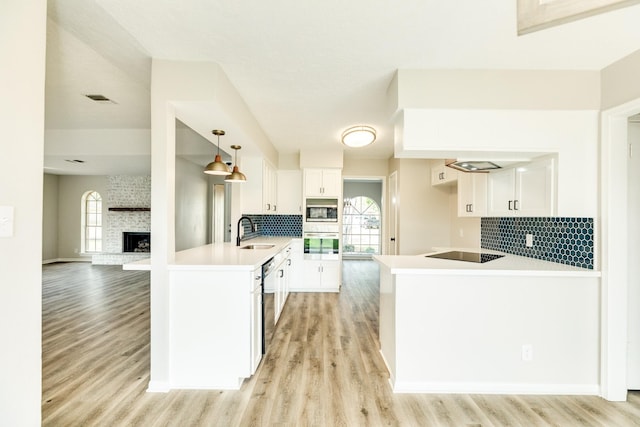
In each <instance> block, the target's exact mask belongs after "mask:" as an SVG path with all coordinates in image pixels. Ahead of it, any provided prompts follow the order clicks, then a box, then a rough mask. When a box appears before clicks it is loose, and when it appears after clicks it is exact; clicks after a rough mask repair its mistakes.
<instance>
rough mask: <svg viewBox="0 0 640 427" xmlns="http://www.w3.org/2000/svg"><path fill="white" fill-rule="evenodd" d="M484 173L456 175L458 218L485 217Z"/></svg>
mask: <svg viewBox="0 0 640 427" xmlns="http://www.w3.org/2000/svg"><path fill="white" fill-rule="evenodd" d="M487 175H488V174H486V173H470V172H459V173H458V216H467V217H475V216H485V215H486V214H487Z"/></svg>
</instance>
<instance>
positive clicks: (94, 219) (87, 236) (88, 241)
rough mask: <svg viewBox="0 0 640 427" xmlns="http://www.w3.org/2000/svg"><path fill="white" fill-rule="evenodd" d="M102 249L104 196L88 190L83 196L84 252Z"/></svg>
mask: <svg viewBox="0 0 640 427" xmlns="http://www.w3.org/2000/svg"><path fill="white" fill-rule="evenodd" d="M101 251H102V196H100V193H98V192H97V191H88V192H86V193H85V194H84V196H82V252H101Z"/></svg>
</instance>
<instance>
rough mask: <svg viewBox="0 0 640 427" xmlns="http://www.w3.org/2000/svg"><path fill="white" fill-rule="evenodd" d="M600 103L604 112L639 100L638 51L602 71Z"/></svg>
mask: <svg viewBox="0 0 640 427" xmlns="http://www.w3.org/2000/svg"><path fill="white" fill-rule="evenodd" d="M600 74H601V78H602V83H601V85H602V94H601V97H602V103H601V109H602V110H606V109H609V108H612V107H616V106H618V105H620V104H624V103H625V102H629V101H633V100H635V99H638V98H640V84H638V75H640V50H637V51H635V52H634V53H632V54H631V55H629V56H627V57H625V58H622V59H621V60H619V61H616V62H614V63H613V64H611V65H609V66H608V67H606V68H604V69H603V70H602V72H601V73H600Z"/></svg>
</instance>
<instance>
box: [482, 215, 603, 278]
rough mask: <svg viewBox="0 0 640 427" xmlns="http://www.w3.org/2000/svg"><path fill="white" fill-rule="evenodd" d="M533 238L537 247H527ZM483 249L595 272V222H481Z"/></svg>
mask: <svg viewBox="0 0 640 427" xmlns="http://www.w3.org/2000/svg"><path fill="white" fill-rule="evenodd" d="M527 234H532V235H533V247H527V246H526V245H525V242H526V235H527ZM480 247H482V248H484V249H493V250H497V251H502V252H506V253H510V254H514V255H520V256H526V257H530V258H537V259H541V260H545V261H551V262H557V263H561V264H568V265H574V266H576V267H582V268H588V269H593V257H594V254H593V251H594V248H593V218H566V217H521V218H520V217H500V218H481V220H480Z"/></svg>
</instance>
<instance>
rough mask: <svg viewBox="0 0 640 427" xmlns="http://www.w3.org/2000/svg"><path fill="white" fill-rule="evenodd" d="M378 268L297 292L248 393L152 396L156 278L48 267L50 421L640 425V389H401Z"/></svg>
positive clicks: (45, 343) (46, 413)
mask: <svg viewBox="0 0 640 427" xmlns="http://www.w3.org/2000/svg"><path fill="white" fill-rule="evenodd" d="M377 275H378V271H377V266H376V265H375V263H373V262H372V261H345V262H344V280H343V282H344V285H343V288H342V292H341V293H339V294H320V293H294V294H291V295H290V296H289V300H288V301H287V304H286V306H285V309H284V311H283V314H282V317H281V319H280V321H279V323H278V327H277V330H276V336H275V339H274V342H273V344H272V346H271V348H270V349H269V351H268V353H267V354H266V356H265V358H264V359H263V361H262V363H261V364H260V367H259V368H258V371H257V372H256V374H255V375H254V376H253V377H252V378H251V379H248V380H246V381H245V382H244V384H243V385H242V388H241V389H240V390H239V391H194V390H177V391H171V392H169V393H147V392H146V391H145V390H146V387H147V383H148V381H149V273H148V272H136V271H123V270H122V269H121V267H119V266H94V265H90V264H86V263H59V264H51V265H46V266H44V267H43V281H44V283H43V336H42V350H43V355H42V356H43V397H42V417H43V419H42V423H43V425H44V426H385V425H393V426H466V427H472V426H473V427H478V426H527V427H528V426H606V427H609V426H620V427H623V426H640V394H639V393H637V392H634V393H630V395H629V399H628V402H623V403H613V402H607V401H605V400H603V399H600V398H598V397H593V396H495V395H464V394H460V395H439V394H393V393H391V388H390V386H389V384H388V373H387V370H386V368H385V366H384V364H383V362H382V359H381V356H380V354H379V352H378V347H379V346H378V339H377V329H378V280H377Z"/></svg>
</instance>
